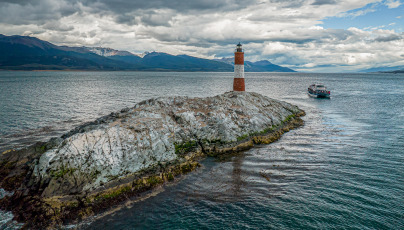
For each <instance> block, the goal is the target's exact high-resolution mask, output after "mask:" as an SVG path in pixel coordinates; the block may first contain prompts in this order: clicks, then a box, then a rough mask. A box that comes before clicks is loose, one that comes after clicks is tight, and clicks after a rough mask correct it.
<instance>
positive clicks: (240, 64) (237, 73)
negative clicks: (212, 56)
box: [233, 43, 245, 91]
mask: <svg viewBox="0 0 404 230" xmlns="http://www.w3.org/2000/svg"><path fill="white" fill-rule="evenodd" d="M233 91H245V83H244V51H243V47H242V45H241V44H240V43H238V44H237V48H236V52H234V81H233Z"/></svg>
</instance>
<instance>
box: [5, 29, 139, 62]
mask: <svg viewBox="0 0 404 230" xmlns="http://www.w3.org/2000/svg"><path fill="white" fill-rule="evenodd" d="M0 69H3V70H4V69H5V70H66V69H68V70H133V69H137V70H141V69H146V68H145V67H143V66H141V65H136V66H135V65H130V64H128V63H125V62H121V61H115V60H112V59H109V58H106V57H103V56H100V55H97V54H95V53H92V52H89V51H86V49H85V48H74V47H63V46H56V45H53V44H51V43H49V42H46V41H42V40H40V39H37V38H34V37H26V36H4V35H1V36H0Z"/></svg>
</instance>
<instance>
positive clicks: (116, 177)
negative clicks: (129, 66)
mask: <svg viewBox="0 0 404 230" xmlns="http://www.w3.org/2000/svg"><path fill="white" fill-rule="evenodd" d="M302 115H304V112H303V111H302V110H300V109H299V108H298V107H296V106H293V105H291V104H289V103H286V102H281V101H278V100H274V99H270V98H268V97H265V96H262V95H260V94H257V93H251V92H227V93H225V94H222V95H218V96H214V97H208V98H189V97H161V98H156V99H150V100H146V101H143V102H140V103H138V104H136V105H135V106H134V107H133V108H126V109H123V110H121V111H120V112H118V113H111V114H110V115H108V116H104V117H102V118H99V119H97V120H95V121H93V122H90V123H87V124H84V125H82V126H79V127H77V128H75V129H73V130H72V131H70V132H68V133H67V134H65V135H63V136H62V137H61V138H52V139H51V140H50V141H49V142H47V143H37V144H36V145H33V146H31V147H28V148H26V149H23V150H18V151H8V152H4V153H3V154H1V156H0V165H1V166H3V167H1V168H0V180H1V182H0V187H2V188H5V189H6V190H9V191H14V194H13V195H12V196H10V197H5V198H3V199H2V200H0V207H1V208H5V209H8V210H11V211H13V213H14V214H15V218H16V219H17V220H18V221H22V222H27V220H29V223H28V222H27V226H28V227H33V228H44V227H49V226H56V225H61V224H63V223H66V221H72V220H73V221H74V220H80V219H82V218H86V217H87V216H89V215H93V214H94V213H97V212H100V211H102V210H105V209H107V208H109V207H111V205H114V204H118V203H119V202H122V201H124V200H126V199H128V197H133V196H137V195H139V194H141V193H142V192H144V191H147V190H150V189H152V188H154V187H156V186H158V185H160V184H163V183H165V182H167V181H172V180H174V178H175V177H177V176H180V175H182V174H185V173H188V172H190V171H192V170H194V169H195V168H197V167H198V166H199V163H198V162H197V161H198V159H200V158H202V157H204V156H206V155H211V156H220V155H224V154H228V153H234V152H240V151H244V150H247V149H249V148H251V147H253V146H254V144H268V143H271V142H273V141H276V140H277V139H279V138H280V136H281V135H282V134H283V133H284V132H287V131H289V130H290V129H292V128H295V127H298V126H300V125H302V124H303V121H302V120H301V119H300V118H299V117H300V116H302ZM27 210H29V211H27Z"/></svg>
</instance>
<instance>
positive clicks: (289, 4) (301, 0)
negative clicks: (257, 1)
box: [270, 0, 307, 8]
mask: <svg viewBox="0 0 404 230" xmlns="http://www.w3.org/2000/svg"><path fill="white" fill-rule="evenodd" d="M270 2H271V3H280V4H282V7H284V8H299V7H301V6H303V5H304V4H305V3H306V2H307V0H271V1H270Z"/></svg>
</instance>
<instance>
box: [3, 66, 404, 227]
mask: <svg viewBox="0 0 404 230" xmlns="http://www.w3.org/2000/svg"><path fill="white" fill-rule="evenodd" d="M232 78H233V74H232V73H165V72H0V99H1V100H0V150H1V151H4V150H7V149H10V148H20V147H23V146H26V145H27V144H29V143H33V142H35V141H40V140H47V139H48V138H50V137H52V136H59V135H61V134H63V133H64V132H66V131H67V130H69V129H71V128H72V127H74V126H76V125H78V124H81V123H83V122H86V121H90V120H93V119H95V118H97V117H99V116H102V115H106V114H108V113H110V112H115V111H118V110H120V109H122V108H124V107H131V106H133V105H134V104H135V103H137V102H140V101H142V100H145V99H148V98H151V97H164V96H175V95H183V96H192V97H207V96H213V95H217V94H221V93H224V92H226V91H230V90H231V89H232V81H233V79H232ZM245 81H246V90H247V91H254V92H258V93H261V94H263V95H266V96H269V97H272V98H275V99H278V100H283V101H286V102H289V103H292V104H295V105H298V106H299V107H300V108H302V109H304V110H305V111H306V113H307V115H306V116H305V117H303V120H304V121H305V125H304V126H303V127H301V128H298V129H296V130H292V131H290V132H289V133H287V134H285V135H284V136H283V137H282V138H281V139H280V140H279V141H277V142H275V143H273V144H270V145H261V146H258V147H257V148H253V149H251V150H248V151H246V152H243V153H240V154H237V155H236V156H233V157H231V158H229V159H226V160H223V161H218V160H216V159H214V158H206V159H205V160H203V161H202V167H201V168H199V169H198V170H196V171H195V172H192V173H190V174H188V175H187V176H186V177H184V178H183V179H182V180H180V181H179V182H177V183H174V184H170V185H167V186H164V187H163V188H161V189H160V192H159V193H158V194H157V195H155V196H152V197H150V198H148V199H146V200H143V201H141V202H136V203H131V204H130V205H126V206H123V207H121V208H120V209H119V210H117V211H115V212H112V213H111V214H107V215H104V216H102V217H100V218H97V219H95V220H93V221H91V222H89V223H87V224H83V225H79V228H82V229H100V228H103V229H170V228H171V229H257V228H261V229H311V228H321V229H330V228H335V229H403V228H404V75H402V74H319V73H312V74H311V73H246V80H245ZM312 83H322V84H325V85H326V86H328V89H329V90H331V99H315V98H310V97H308V96H307V87H308V86H309V85H310V84H312ZM0 213H1V214H0V225H1V223H8V224H7V227H6V228H11V227H10V226H11V225H12V222H10V220H9V219H10V214H9V213H6V212H0ZM2 218H3V220H2ZM10 223H11V224H10ZM18 226H19V225H16V226H15V227H18ZM4 227H5V225H3V226H0V228H4Z"/></svg>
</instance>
